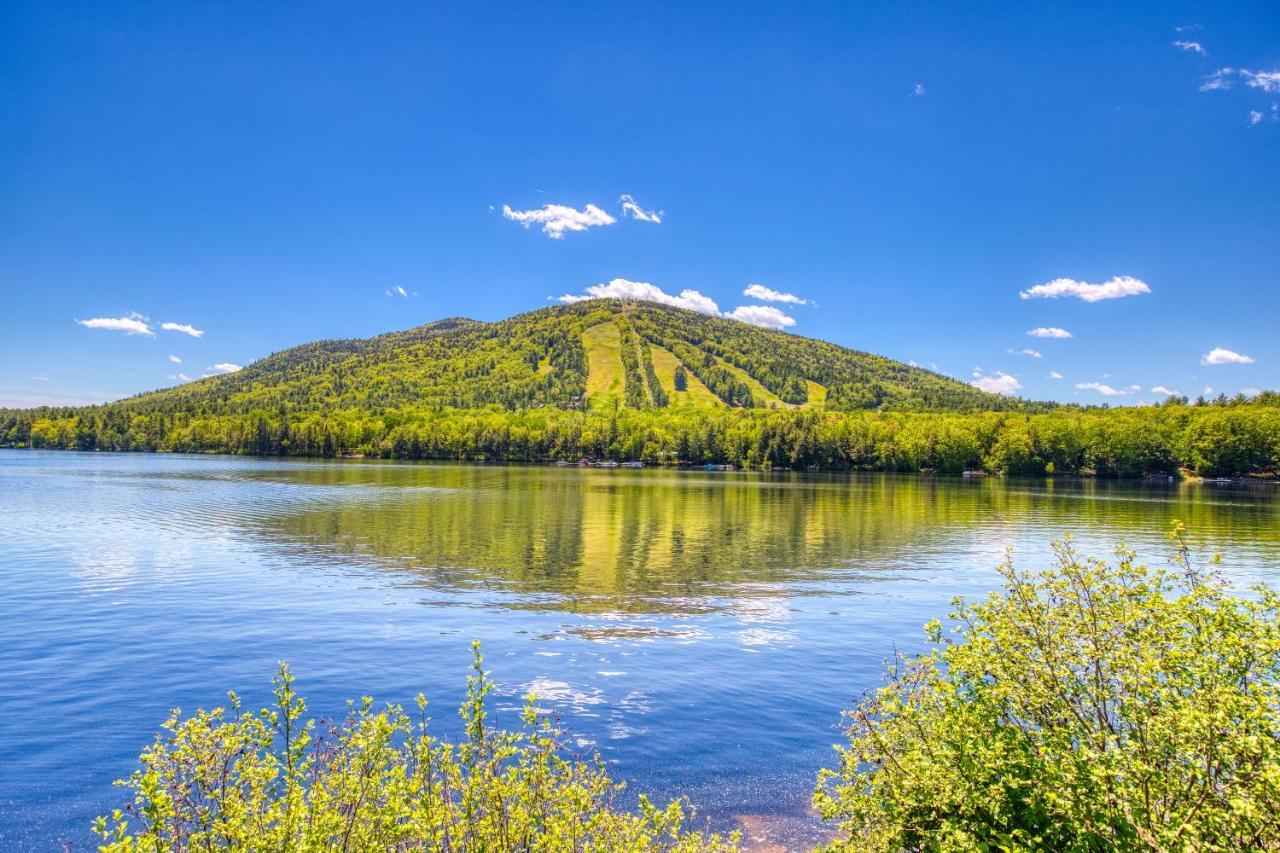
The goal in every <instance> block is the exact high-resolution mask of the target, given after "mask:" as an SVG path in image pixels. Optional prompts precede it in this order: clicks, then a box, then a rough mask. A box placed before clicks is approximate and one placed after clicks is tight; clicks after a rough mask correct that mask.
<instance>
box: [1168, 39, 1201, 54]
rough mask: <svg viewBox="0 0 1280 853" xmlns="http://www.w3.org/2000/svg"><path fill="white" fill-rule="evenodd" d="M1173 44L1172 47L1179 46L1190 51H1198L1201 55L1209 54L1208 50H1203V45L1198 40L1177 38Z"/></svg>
mask: <svg viewBox="0 0 1280 853" xmlns="http://www.w3.org/2000/svg"><path fill="white" fill-rule="evenodd" d="M1173 46H1174V47H1177V48H1181V49H1182V50H1189V51H1191V52H1192V53H1198V54H1200V55H1201V56H1208V55H1209V51H1207V50H1205V49H1204V45H1202V44H1200V42H1198V41H1182V40H1179V41H1175V42H1174V43H1173Z"/></svg>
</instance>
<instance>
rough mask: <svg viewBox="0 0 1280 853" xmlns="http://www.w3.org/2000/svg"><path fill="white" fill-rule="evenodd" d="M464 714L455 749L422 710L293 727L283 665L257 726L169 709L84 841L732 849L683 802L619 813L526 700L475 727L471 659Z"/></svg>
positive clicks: (242, 717)
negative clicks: (122, 789) (517, 721)
mask: <svg viewBox="0 0 1280 853" xmlns="http://www.w3.org/2000/svg"><path fill="white" fill-rule="evenodd" d="M475 655H476V657H475V665H474V674H473V675H472V676H471V677H470V678H468V691H467V693H468V696H467V699H466V701H465V703H464V704H463V706H462V708H461V714H462V717H463V719H464V720H465V722H466V738H465V739H464V740H463V741H462V742H461V743H458V744H456V745H454V744H450V743H448V742H446V741H443V740H439V739H437V738H435V737H433V736H431V735H429V734H428V733H427V720H426V700H425V699H424V698H422V697H421V696H419V697H418V699H417V706H418V716H417V718H416V719H412V718H411V717H410V715H409V714H408V713H406V712H405V711H404V710H403V709H402V708H400V707H398V706H394V705H393V706H389V707H387V708H386V709H384V710H380V711H379V710H375V709H374V708H373V702H372V700H371V699H369V698H367V697H366V698H364V699H363V700H362V701H361V702H359V703H355V704H353V705H352V707H351V710H350V712H349V714H348V716H347V718H346V719H345V720H344V721H342V722H341V723H339V724H336V725H331V726H329V727H328V728H327V729H326V728H325V727H324V726H323V725H322V724H318V723H317V722H315V721H314V720H306V721H304V720H303V714H304V713H305V710H306V708H305V705H304V703H303V700H302V699H301V698H299V697H298V695H297V694H296V693H295V692H294V689H293V676H292V675H291V674H290V672H289V670H288V668H287V667H285V666H282V667H281V669H280V673H279V675H278V676H277V677H276V679H275V696H276V703H275V706H274V707H272V708H268V709H264V710H262V711H260V712H259V713H256V714H255V713H251V712H248V711H244V710H241V707H240V702H239V700H238V699H237V698H236V697H235V695H234V694H231V696H230V708H229V709H223V708H216V709H214V710H212V711H204V710H201V711H197V712H196V713H195V714H194V715H192V716H190V717H187V718H185V719H183V718H181V717H180V716H179V714H178V712H174V714H173V715H172V716H171V717H170V719H169V720H168V722H166V723H165V726H164V728H165V729H166V731H167V732H168V736H167V737H164V738H157V740H156V742H155V743H154V744H153V745H152V746H151V747H149V748H148V749H147V750H146V751H145V752H143V754H142V769H140V770H138V771H137V772H135V773H134V774H133V776H131V777H130V778H129V779H128V780H126V781H124V782H122V783H120V784H122V785H125V786H127V787H129V788H131V789H132V790H133V792H134V802H133V803H132V804H131V805H130V806H129V807H128V808H126V809H124V810H117V811H116V812H115V813H114V814H112V816H111V817H110V818H99V819H98V820H97V822H96V825H95V830H96V831H97V833H98V835H99V836H100V837H101V838H102V839H103V846H102V847H101V848H100V849H102V850H104V851H108V853H114V851H132V850H142V849H146V850H196V849H199V850H205V849H212V848H218V849H236V850H241V849H244V850H249V849H252V850H293V851H313V850H314V851H319V850H325V851H328V850H409V849H413V850H443V851H457V850H465V851H479V850H530V851H533V850H547V851H553V850H554V851H559V850H573V851H593V850H601V851H603V850H644V851H647V850H666V851H692V850H710V851H717V850H731V849H734V848H735V847H736V838H732V837H731V838H728V839H726V838H721V837H719V836H713V835H704V834H700V833H693V832H690V831H688V829H687V828H686V826H687V823H688V818H687V817H686V814H685V809H684V807H683V806H682V805H681V803H680V802H678V801H673V802H672V803H670V804H669V805H667V806H666V807H665V808H661V809H660V808H658V807H656V806H654V805H652V804H651V803H650V802H649V801H648V800H647V799H645V798H644V797H641V798H640V800H639V805H638V808H637V809H636V810H635V811H626V810H623V809H621V808H620V807H619V806H618V804H617V802H616V799H617V795H618V793H619V792H620V791H621V789H622V786H621V785H619V784H616V783H614V782H612V781H611V780H610V779H609V777H608V776H607V775H606V774H605V772H604V770H603V769H602V768H601V766H600V764H599V762H598V761H596V762H594V763H589V762H582V761H578V760H575V759H572V758H567V757H565V756H564V754H563V752H564V750H563V744H562V743H561V738H560V735H559V733H558V732H557V731H556V730H555V729H554V728H553V727H552V725H551V724H550V722H548V720H547V718H546V717H545V716H541V715H539V713H538V711H537V709H536V708H535V707H534V705H533V698H532V697H529V700H528V702H527V704H526V706H525V712H524V718H523V722H524V726H523V728H522V729H521V730H519V731H516V732H504V731H497V730H493V729H491V728H489V726H488V725H487V723H486V711H485V698H486V696H487V695H488V694H489V692H490V691H491V690H492V689H493V685H492V683H491V682H490V681H489V680H488V678H487V676H486V674H485V672H484V670H483V669H482V667H481V662H482V661H481V657H480V652H479V649H478V647H477V649H476V653H475Z"/></svg>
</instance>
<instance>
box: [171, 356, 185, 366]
mask: <svg viewBox="0 0 1280 853" xmlns="http://www.w3.org/2000/svg"><path fill="white" fill-rule="evenodd" d="M169 361H172V362H173V363H174V364H182V359H180V358H178V357H177V356H176V355H171V356H169Z"/></svg>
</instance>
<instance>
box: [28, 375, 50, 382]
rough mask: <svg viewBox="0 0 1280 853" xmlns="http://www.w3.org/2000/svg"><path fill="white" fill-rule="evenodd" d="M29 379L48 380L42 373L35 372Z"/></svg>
mask: <svg viewBox="0 0 1280 853" xmlns="http://www.w3.org/2000/svg"><path fill="white" fill-rule="evenodd" d="M31 380H32V381H33V382H48V381H49V377H48V376H45V375H44V374H43V373H37V374H36V375H35V376H32V377H31Z"/></svg>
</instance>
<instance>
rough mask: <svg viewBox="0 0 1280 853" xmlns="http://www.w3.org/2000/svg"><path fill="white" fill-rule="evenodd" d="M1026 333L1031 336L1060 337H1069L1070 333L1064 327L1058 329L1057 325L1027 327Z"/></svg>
mask: <svg viewBox="0 0 1280 853" xmlns="http://www.w3.org/2000/svg"><path fill="white" fill-rule="evenodd" d="M1027 334H1028V335H1030V336H1031V337H1033V338H1061V339H1066V338H1069V337H1071V333H1070V332H1068V331H1067V330H1066V329H1059V328H1058V327H1057V326H1037V327H1036V328H1034V329H1027Z"/></svg>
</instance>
